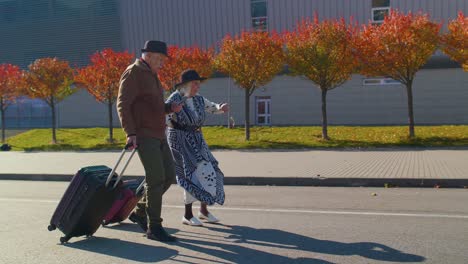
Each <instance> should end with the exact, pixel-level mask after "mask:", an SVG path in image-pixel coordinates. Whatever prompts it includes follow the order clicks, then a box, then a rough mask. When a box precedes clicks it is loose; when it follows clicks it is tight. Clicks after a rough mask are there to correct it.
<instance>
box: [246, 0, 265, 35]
mask: <svg viewBox="0 0 468 264" xmlns="http://www.w3.org/2000/svg"><path fill="white" fill-rule="evenodd" d="M250 11H251V16H252V27H253V28H254V29H255V30H258V31H267V30H268V23H267V3H266V1H265V0H251V1H250Z"/></svg>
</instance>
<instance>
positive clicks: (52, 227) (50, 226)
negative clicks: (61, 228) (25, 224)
mask: <svg viewBox="0 0 468 264" xmlns="http://www.w3.org/2000/svg"><path fill="white" fill-rule="evenodd" d="M56 228H57V227H56V226H55V225H49V226H48V227H47V230H49V231H54V230H55V229H56Z"/></svg>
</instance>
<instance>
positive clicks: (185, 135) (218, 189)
mask: <svg viewBox="0 0 468 264" xmlns="http://www.w3.org/2000/svg"><path fill="white" fill-rule="evenodd" d="M189 100H190V101H191V102H190V104H188V101H189ZM189 100H187V102H186V103H185V104H184V106H183V108H182V110H181V111H180V112H179V113H172V114H171V115H169V117H168V131H167V138H168V142H169V147H170V149H171V151H172V155H173V156H174V161H175V171H176V176H177V183H178V184H179V185H180V186H181V187H182V188H184V189H185V191H186V192H188V193H189V194H190V195H191V196H193V198H196V199H197V200H199V201H201V202H203V203H206V204H208V205H213V204H214V203H218V204H220V205H222V204H224V199H225V194H224V174H223V173H222V171H221V170H220V169H219V167H218V161H217V160H216V159H215V157H214V156H213V155H212V154H211V151H210V150H209V148H208V145H207V144H206V142H205V139H204V138H203V134H202V131H201V127H202V126H203V123H204V121H205V117H206V112H211V113H214V112H216V106H215V105H214V104H212V103H211V104H209V103H207V102H209V101H207V100H206V99H205V98H203V97H202V96H200V95H196V96H194V97H192V98H191V99H189ZM181 101H182V96H181V94H180V93H179V92H178V91H176V92H174V93H172V94H171V96H170V97H169V98H168V99H167V100H166V103H172V102H176V103H179V102H181ZM192 103H193V105H192ZM189 105H191V106H192V107H189ZM204 168H211V169H210V170H208V173H206V172H207V170H205V169H204ZM210 171H211V172H210Z"/></svg>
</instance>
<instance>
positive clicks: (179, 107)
mask: <svg viewBox="0 0 468 264" xmlns="http://www.w3.org/2000/svg"><path fill="white" fill-rule="evenodd" d="M183 105H184V103H181V104H178V103H176V102H172V104H171V111H172V112H175V113H179V112H180V110H182V106H183Z"/></svg>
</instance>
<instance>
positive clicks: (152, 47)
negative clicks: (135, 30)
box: [141, 40, 169, 57]
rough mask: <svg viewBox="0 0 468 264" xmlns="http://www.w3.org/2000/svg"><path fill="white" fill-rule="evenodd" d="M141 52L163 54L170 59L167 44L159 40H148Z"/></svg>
mask: <svg viewBox="0 0 468 264" xmlns="http://www.w3.org/2000/svg"><path fill="white" fill-rule="evenodd" d="M141 52H154V53H161V54H164V55H166V56H167V57H169V55H168V54H167V45H166V43H165V42H162V41H159V40H148V41H146V42H145V46H144V47H143V48H142V49H141Z"/></svg>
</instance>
